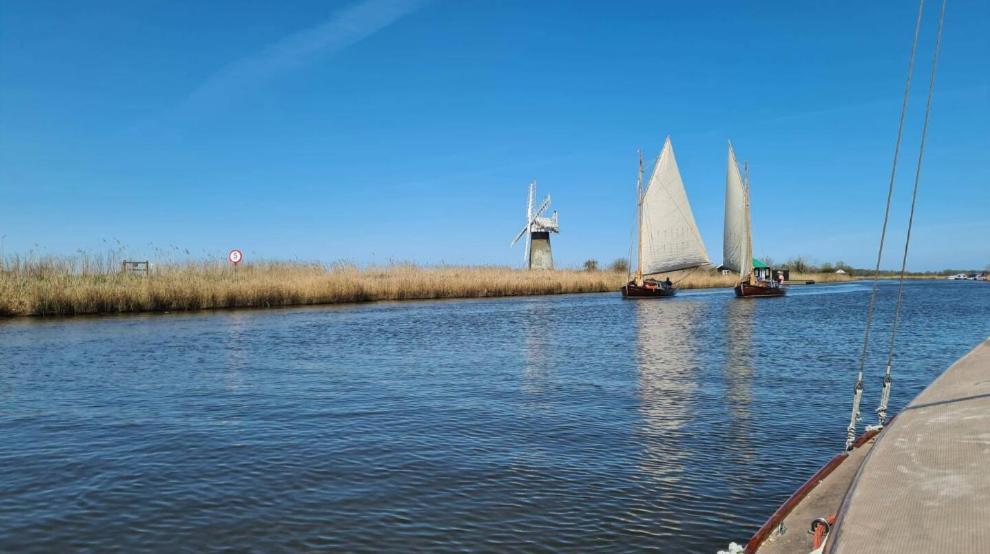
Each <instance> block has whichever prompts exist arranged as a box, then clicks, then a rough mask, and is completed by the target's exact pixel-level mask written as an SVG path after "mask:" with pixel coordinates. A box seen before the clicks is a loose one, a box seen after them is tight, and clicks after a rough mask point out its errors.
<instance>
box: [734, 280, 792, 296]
mask: <svg viewBox="0 0 990 554" xmlns="http://www.w3.org/2000/svg"><path fill="white" fill-rule="evenodd" d="M735 291H736V296H737V297H739V298H764V297H771V296H784V295H785V294H787V289H785V288H784V287H779V286H777V287H775V286H768V285H751V284H749V283H739V284H738V285H736V288H735Z"/></svg>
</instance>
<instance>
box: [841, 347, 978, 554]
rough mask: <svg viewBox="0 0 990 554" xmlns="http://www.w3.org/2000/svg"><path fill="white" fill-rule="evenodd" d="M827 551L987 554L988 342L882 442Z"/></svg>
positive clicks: (952, 371) (851, 494) (944, 376)
mask: <svg viewBox="0 0 990 554" xmlns="http://www.w3.org/2000/svg"><path fill="white" fill-rule="evenodd" d="M895 377H896V375H895ZM894 386H897V382H896V381H895V382H894ZM826 552H829V553H833V554H848V553H856V554H862V553H866V552H870V553H878V554H882V553H887V552H891V553H894V552H896V553H898V554H905V553H911V552H926V553H928V552H937V553H945V554H954V553H976V552H988V553H990V339H988V340H986V341H984V342H983V343H982V344H980V345H979V346H977V347H976V348H975V349H973V350H972V351H971V352H970V353H969V354H967V355H966V356H965V357H963V358H961V359H960V360H959V361H957V362H956V363H955V364H953V365H952V367H950V368H949V369H947V370H946V371H945V373H943V374H942V375H941V376H940V377H939V378H938V379H936V380H935V382H934V383H932V384H931V385H930V386H929V387H928V388H927V389H925V390H924V391H923V392H922V393H921V394H920V395H918V397H917V398H915V399H914V401H912V402H911V404H909V405H908V407H907V408H905V409H904V410H903V411H902V412H901V413H900V414H899V415H898V416H897V418H896V419H895V420H894V422H893V423H892V424H891V425H890V426H889V427H888V428H887V429H886V430H884V432H883V433H882V434H881V435H880V436H879V438H878V439H877V442H876V444H875V445H874V447H873V450H872V451H871V452H870V455H869V457H868V458H867V459H866V461H865V462H864V464H863V466H862V468H861V470H860V473H859V474H858V475H857V477H856V480H855V481H854V482H853V484H852V486H851V487H850V489H849V492H848V494H847V496H846V499H845V502H844V504H843V508H842V511H841V512H840V513H839V519H838V522H837V525H836V529H835V530H834V531H833V533H832V537H831V539H830V540H829V544H828V545H827V548H826Z"/></svg>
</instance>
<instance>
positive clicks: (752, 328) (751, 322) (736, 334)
mask: <svg viewBox="0 0 990 554" xmlns="http://www.w3.org/2000/svg"><path fill="white" fill-rule="evenodd" d="M726 312H727V315H728V317H726V318H725V346H726V348H725V350H726V352H725V369H724V374H725V400H724V401H725V405H726V413H728V414H729V415H730V419H729V429H728V439H729V441H730V447H731V450H732V451H733V452H734V453H735V454H734V455H735V456H737V457H739V458H740V459H742V460H748V459H750V458H752V456H753V452H752V448H751V446H752V445H751V441H750V437H751V436H752V429H751V418H752V414H751V413H750V404H751V403H752V402H753V371H754V366H755V365H756V363H755V362H756V360H755V359H754V356H753V334H754V333H756V332H759V328H758V325H759V323H758V320H757V302H753V301H752V300H749V301H747V300H730V301H729V302H728V306H727V307H726Z"/></svg>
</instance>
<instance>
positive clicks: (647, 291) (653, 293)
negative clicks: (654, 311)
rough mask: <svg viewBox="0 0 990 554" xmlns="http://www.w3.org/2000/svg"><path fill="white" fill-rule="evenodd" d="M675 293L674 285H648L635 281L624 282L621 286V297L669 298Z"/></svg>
mask: <svg viewBox="0 0 990 554" xmlns="http://www.w3.org/2000/svg"><path fill="white" fill-rule="evenodd" d="M675 294H677V289H675V288H674V287H670V288H664V287H648V286H645V285H637V284H635V283H626V285H625V286H623V287H622V297H623V298H670V297H671V296H674V295H675Z"/></svg>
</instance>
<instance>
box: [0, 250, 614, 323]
mask: <svg viewBox="0 0 990 554" xmlns="http://www.w3.org/2000/svg"><path fill="white" fill-rule="evenodd" d="M78 265H79V264H77V263H73V262H65V261H61V260H47V261H44V262H35V263H31V264H20V265H16V266H14V267H8V268H7V269H6V270H5V271H2V272H0V315H77V314H102V313H124V312H167V311H182V310H208V309H222V308H248V307H265V308H267V307H276V306H304V305H314V304H341V303H351V302H371V301H379V300H418V299H438V298H483V297H495V296H523V295H539V294H563V293H580V292H603V291H610V290H618V288H619V287H620V286H622V283H623V280H624V278H625V276H624V275H620V274H616V273H612V272H584V271H523V270H515V269H509V268H500V267H450V266H445V267H419V266H414V265H392V266H387V267H372V268H366V269H359V268H356V267H353V266H346V265H334V266H323V265H318V264H302V263H254V264H245V265H243V266H240V267H237V268H234V267H231V266H228V265H220V264H211V263H176V264H168V265H162V266H153V267H152V269H151V271H150V274H149V275H147V276H143V275H132V274H125V273H121V272H107V271H104V272H94V271H80V270H79V267H78Z"/></svg>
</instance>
